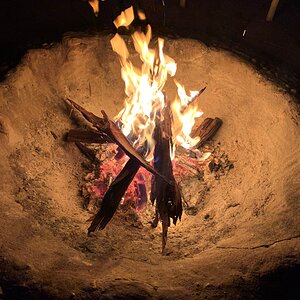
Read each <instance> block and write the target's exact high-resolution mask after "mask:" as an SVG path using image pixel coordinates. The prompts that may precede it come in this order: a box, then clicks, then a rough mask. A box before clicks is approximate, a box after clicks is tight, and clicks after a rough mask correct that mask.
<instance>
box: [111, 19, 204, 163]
mask: <svg viewBox="0 0 300 300" xmlns="http://www.w3.org/2000/svg"><path fill="white" fill-rule="evenodd" d="M132 40H133V44H134V47H135V50H136V52H137V53H139V55H140V60H141V63H142V65H141V67H140V68H137V67H135V66H134V65H133V63H132V62H131V61H130V57H129V51H128V49H127V46H126V43H125V41H124V40H123V38H121V36H120V35H118V34H116V35H115V36H114V37H113V38H112V39H111V45H112V48H113V50H114V51H115V52H116V53H117V54H118V55H119V57H120V61H121V66H122V69H121V74H122V79H123V80H124V82H125V93H126V96H127V97H126V99H125V102H124V108H123V109H122V110H121V111H120V112H119V114H118V115H117V116H116V117H115V120H116V121H118V122H119V124H121V129H122V131H123V133H124V134H125V135H126V136H130V138H131V139H133V140H134V144H135V145H145V143H146V144H147V146H148V153H150V152H151V151H152V150H153V148H154V146H155V144H154V140H153V131H154V128H155V122H156V120H157V118H158V116H159V113H160V111H161V110H162V109H163V108H164V106H165V97H164V93H163V89H164V86H165V84H166V81H167V78H168V75H169V76H171V77H173V76H175V74H176V70H177V65H176V63H175V61H174V60H173V59H172V58H171V57H169V56H167V55H165V54H164V53H163V47H164V40H163V39H161V38H159V39H158V45H157V49H151V48H149V43H150V40H151V27H150V26H149V25H148V27H147V31H146V33H143V32H135V33H134V34H133V35H132ZM175 84H176V85H177V93H178V97H177V98H176V99H175V100H174V101H173V103H172V106H171V107H172V111H173V114H174V116H176V117H177V119H178V121H179V126H177V127H178V129H177V130H176V133H175V134H174V132H173V136H174V142H175V143H176V144H179V145H181V146H183V147H184V148H186V149H189V148H191V147H193V146H194V145H195V144H197V143H198V142H199V139H193V138H191V136H190V134H191V131H192V127H193V126H194V124H195V119H196V118H198V117H200V116H201V115H202V113H201V112H200V111H199V110H198V107H197V106H196V105H194V106H193V107H187V106H188V104H189V103H190V102H192V101H194V99H195V97H197V96H198V95H199V92H197V91H191V92H190V96H188V95H187V94H186V91H185V89H184V87H183V86H182V85H181V84H179V83H178V82H177V81H176V80H175ZM177 119H176V120H177ZM174 150H175V149H172V151H174ZM172 157H174V153H173V154H172Z"/></svg>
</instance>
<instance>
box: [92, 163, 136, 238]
mask: <svg viewBox="0 0 300 300" xmlns="http://www.w3.org/2000/svg"><path fill="white" fill-rule="evenodd" d="M139 168H140V164H139V162H138V161H137V160H136V159H132V158H131V159H129V161H128V162H127V163H126V165H125V166H124V168H123V169H122V171H121V172H120V173H119V175H118V176H117V177H116V178H115V180H114V181H113V182H112V184H111V185H110V186H109V188H108V190H107V192H106V193H105V195H104V198H103V200H102V204H101V208H100V210H99V211H98V213H97V214H96V215H95V217H94V219H93V221H92V223H91V225H90V227H89V228H88V232H89V233H90V232H93V231H95V230H99V229H100V230H102V229H104V228H105V226H106V225H107V224H108V222H109V221H110V220H111V218H112V217H113V215H114V214H115V212H116V210H117V208H118V206H119V204H120V202H121V200H122V197H123V196H124V194H125V192H126V190H127V188H128V186H129V185H130V183H131V181H132V180H133V178H134V176H135V175H136V173H137V171H138V170H139Z"/></svg>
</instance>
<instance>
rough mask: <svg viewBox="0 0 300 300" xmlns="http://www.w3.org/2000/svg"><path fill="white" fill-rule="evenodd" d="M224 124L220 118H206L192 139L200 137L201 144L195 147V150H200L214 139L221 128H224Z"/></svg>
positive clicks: (194, 132) (192, 135)
mask: <svg viewBox="0 0 300 300" xmlns="http://www.w3.org/2000/svg"><path fill="white" fill-rule="evenodd" d="M222 124H223V122H222V120H221V119H219V118H215V119H212V118H206V119H205V120H204V121H203V122H202V123H201V124H200V126H199V127H198V128H196V129H195V130H194V131H193V132H192V134H191V137H193V138H195V137H197V136H199V137H200V141H199V143H198V144H197V145H196V146H195V148H199V147H201V146H203V145H204V144H205V143H206V142H207V141H208V140H209V139H210V138H212V137H213V136H214V135H215V134H216V132H217V131H218V130H219V128H220V127H221V126H222Z"/></svg>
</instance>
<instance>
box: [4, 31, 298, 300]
mask: <svg viewBox="0 0 300 300" xmlns="http://www.w3.org/2000/svg"><path fill="white" fill-rule="evenodd" d="M110 39H111V37H106V36H94V37H90V36H78V35H68V36H66V37H65V38H64V40H63V41H62V43H60V44H57V45H53V46H52V47H50V48H47V49H39V50H32V51H29V52H28V54H27V55H26V56H25V57H24V59H23V61H22V64H20V65H19V66H18V67H17V69H16V70H15V71H14V72H12V74H10V76H9V77H8V78H7V80H6V81H5V82H3V83H2V84H1V87H0V89H1V93H0V95H1V96H0V101H1V102H0V107H1V110H0V124H1V126H0V139H1V144H2V145H3V146H2V147H1V150H0V153H1V170H2V172H1V175H0V176H1V187H2V188H1V196H2V197H1V201H0V204H1V221H0V222H1V226H2V230H1V234H0V235H1V236H0V238H1V250H2V251H1V271H2V274H3V275H2V279H1V289H2V291H3V293H4V294H5V295H11V297H15V298H16V297H19V298H21V299H22V297H23V298H25V297H27V298H29V299H30V297H31V298H34V297H38V296H39V297H46V296H47V297H55V298H62V299H65V298H67V297H73V298H74V299H93V298H96V299H101V298H103V299H104V298H114V297H130V296H131V297H137V296H140V295H143V296H144V297H145V298H150V297H153V298H159V297H162V298H166V299H168V298H170V299H175V298H180V297H181V298H189V299H192V298H194V299H199V298H204V297H216V298H220V297H224V296H226V295H227V296H229V297H230V296H233V295H237V294H238V295H240V297H245V296H247V297H250V296H253V297H260V296H264V295H265V294H264V293H265V292H266V290H265V286H268V284H269V280H271V279H272V278H274V276H275V278H277V280H278V281H280V282H281V284H282V287H283V288H285V289H288V288H289V282H290V281H291V280H290V279H291V278H290V277H287V278H288V280H286V281H284V279H283V278H284V276H286V274H293V276H295V274H298V273H297V271H296V266H297V265H298V264H299V261H300V257H299V250H298V249H299V225H300V224H299V218H298V214H299V197H300V195H299V180H300V178H299V150H298V149H299V146H300V145H299V114H298V109H299V108H298V107H297V106H296V105H295V104H294V102H293V100H292V99H291V98H290V97H289V95H287V94H286V93H285V92H284V91H283V90H281V89H280V88H279V87H276V86H274V85H273V84H271V83H270V82H268V81H267V80H266V79H265V78H264V77H263V76H261V75H260V74H259V73H257V72H256V71H255V70H254V69H252V67H251V66H249V65H247V64H246V63H245V62H243V61H241V60H240V59H238V58H237V57H234V56H232V55H231V54H230V53H227V52H224V51H220V50H217V49H209V48H207V47H206V46H204V45H203V44H201V43H199V42H197V41H193V40H185V39H180V40H170V39H168V40H166V42H165V53H166V54H167V55H169V56H170V57H173V58H174V59H175V61H176V62H177V64H178V70H177V79H178V80H179V81H180V82H183V83H184V84H185V85H186V87H187V88H188V89H197V88H199V86H201V87H202V86H207V89H206V91H205V93H203V94H202V95H201V97H200V98H199V100H197V101H198V103H199V104H200V107H201V109H202V110H203V112H204V115H203V116H202V119H201V118H200V119H199V120H197V121H196V126H199V125H200V124H201V122H202V121H203V120H204V119H205V118H206V117H210V116H213V117H215V116H217V117H220V118H221V119H222V120H223V122H224V124H223V127H222V130H220V132H219V133H217V135H216V136H215V137H214V139H213V140H212V141H211V142H210V143H209V144H207V145H206V146H205V147H207V149H209V150H211V151H210V152H212V153H213V155H214V158H216V159H218V160H216V161H213V163H212V164H211V166H210V167H207V168H206V169H205V171H204V172H203V178H199V180H198V181H197V180H194V181H189V180H188V179H187V180H186V181H185V182H184V181H183V182H182V187H183V190H182V194H183V195H188V198H189V199H187V201H190V202H189V203H190V206H192V207H193V208H192V209H190V211H188V209H184V213H183V215H182V221H181V222H179V223H177V225H176V227H175V226H171V227H170V228H169V234H168V236H169V238H168V246H167V248H168V252H167V254H168V255H166V256H162V255H161V254H160V253H161V228H155V229H153V228H152V227H151V226H150V224H148V221H149V220H151V218H152V214H151V212H149V211H147V210H146V211H144V212H141V213H139V212H136V210H133V209H130V208H128V207H127V206H126V205H124V206H121V207H120V209H119V210H117V212H116V214H115V216H114V217H113V218H112V220H111V221H110V223H109V225H108V226H106V228H105V230H103V231H99V232H95V233H93V234H92V236H87V229H88V227H89V226H90V221H88V220H89V219H90V218H91V214H90V213H89V210H88V209H86V208H85V207H84V205H85V204H86V202H85V201H86V200H85V199H84V198H83V197H82V195H81V194H80V193H79V191H80V190H81V189H82V186H83V185H84V186H85V185H86V184H87V183H88V181H84V179H83V176H87V175H88V174H89V173H91V169H92V167H93V166H92V165H91V162H89V161H88V160H87V159H86V158H85V157H83V155H82V153H81V152H80V151H78V149H77V147H75V146H74V144H72V143H67V142H66V141H65V140H64V136H65V133H66V132H67V131H68V130H69V129H70V128H75V127H80V128H87V124H86V123H85V122H83V120H82V119H80V118H77V117H76V118H74V115H75V114H76V112H75V111H72V113H71V118H70V106H68V105H66V102H65V99H66V98H69V99H74V100H75V99H76V101H77V102H78V103H79V104H80V105H81V106H82V107H84V108H85V109H87V110H88V111H90V112H93V113H94V114H95V115H98V116H101V110H103V109H104V110H105V112H106V114H107V115H108V117H109V118H113V116H115V115H116V114H117V113H118V112H119V111H120V109H121V108H122V107H123V99H124V95H123V92H122V90H123V83H122V79H121V78H120V66H119V62H118V60H117V59H116V56H115V54H114V53H113V51H112V50H111V49H110V48H109V47H108V45H109V41H110ZM135 58H136V59H138V55H136V57H135ZM165 91H166V93H167V95H168V97H169V98H170V99H174V98H175V93H176V89H174V85H172V84H170V85H169V84H167V85H166V87H165ZM197 122H198V123H197ZM87 129H88V128H87ZM100 152H101V151H99V152H98V153H100ZM222 164H223V165H222ZM219 165H220V167H218V166H219ZM232 166H234V168H232ZM218 168H219V170H221V171H222V172H221V173H217V169H218ZM87 221H88V222H87ZM159 226H160V225H159ZM159 226H158V227H159ZM277 270H281V271H280V272H278V271H277ZM287 270H289V272H290V273H288V271H287ZM264 284H265V285H264ZM279 291H280V290H279Z"/></svg>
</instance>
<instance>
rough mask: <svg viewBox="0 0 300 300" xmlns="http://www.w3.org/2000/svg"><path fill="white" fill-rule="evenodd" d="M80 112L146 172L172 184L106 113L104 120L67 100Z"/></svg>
mask: <svg viewBox="0 0 300 300" xmlns="http://www.w3.org/2000/svg"><path fill="white" fill-rule="evenodd" d="M67 100H68V101H69V102H70V103H71V104H72V105H73V106H74V107H75V108H76V109H77V110H78V111H80V112H81V113H82V115H83V116H84V118H85V119H86V120H87V121H89V122H90V123H92V124H93V126H94V127H96V128H97V129H98V131H99V132H100V133H104V134H106V135H107V136H108V137H109V138H110V139H111V140H112V141H113V142H115V143H116V144H117V145H118V146H119V147H120V148H121V149H122V150H123V151H124V152H125V153H126V154H127V155H128V156H129V157H130V158H134V159H136V160H137V161H138V162H139V164H140V165H141V166H143V167H144V168H145V169H146V170H148V171H149V172H151V173H152V174H155V175H157V176H159V177H161V178H162V179H163V180H164V181H166V182H167V183H168V184H172V182H171V181H170V180H168V178H167V177H166V176H164V175H162V174H160V173H159V172H157V171H156V170H155V169H154V168H153V167H152V166H151V165H150V164H149V163H148V162H147V161H146V160H145V159H144V158H143V157H142V156H141V155H140V154H139V153H138V152H137V151H136V150H135V149H134V148H133V146H132V145H131V144H130V143H129V141H128V140H127V138H126V137H125V135H124V134H123V133H122V131H121V130H120V129H119V128H118V126H117V125H116V124H115V123H114V122H113V121H111V120H110V119H109V118H108V116H107V114H106V113H105V111H103V110H102V114H103V118H100V117H98V116H96V115H94V114H93V113H91V112H89V111H87V110H86V109H84V108H83V107H82V106H80V105H79V104H77V103H76V102H74V101H73V100H71V99H67Z"/></svg>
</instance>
